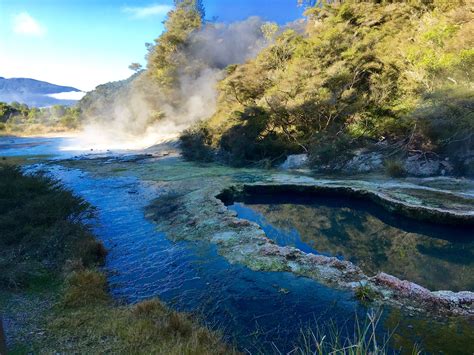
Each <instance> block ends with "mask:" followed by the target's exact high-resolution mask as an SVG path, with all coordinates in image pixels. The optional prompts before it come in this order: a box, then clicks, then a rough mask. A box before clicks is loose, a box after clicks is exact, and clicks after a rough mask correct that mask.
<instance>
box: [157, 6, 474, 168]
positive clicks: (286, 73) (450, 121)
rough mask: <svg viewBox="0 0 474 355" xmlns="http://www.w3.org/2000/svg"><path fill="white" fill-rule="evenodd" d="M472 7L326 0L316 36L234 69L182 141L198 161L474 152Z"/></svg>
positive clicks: (310, 22)
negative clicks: (210, 110) (360, 151)
mask: <svg viewBox="0 0 474 355" xmlns="http://www.w3.org/2000/svg"><path fill="white" fill-rule="evenodd" d="M472 5H473V2H472V1H470V0H468V1H449V2H448V1H437V0H435V1H426V0H424V1H400V2H379V1H365V2H359V1H351V0H347V1H343V2H331V3H325V2H324V3H322V2H319V3H317V4H315V6H314V7H311V8H309V9H308V10H307V12H306V16H307V23H306V30H305V32H304V33H298V32H297V31H295V30H291V29H290V30H284V31H280V33H279V35H278V36H277V37H276V38H275V39H274V42H273V43H272V44H271V45H270V46H268V47H267V48H266V49H264V50H262V51H261V52H260V53H259V54H258V56H257V57H256V58H255V59H253V60H250V61H248V62H246V63H245V64H243V65H233V66H229V67H228V68H227V76H226V77H225V78H224V79H223V80H222V81H221V82H220V83H219V85H218V91H219V98H218V104H217V109H216V112H215V113H214V114H213V115H212V117H210V118H209V119H207V120H205V121H204V122H202V123H200V124H199V125H197V126H195V127H193V128H192V129H190V130H188V131H187V132H185V133H184V134H183V135H182V137H181V140H182V143H183V149H184V152H185V155H186V157H188V158H189V159H197V160H211V159H215V158H218V159H220V160H224V161H226V162H228V163H231V164H233V165H246V164H250V163H255V162H259V161H262V160H263V161H266V162H267V163H269V162H270V163H275V162H278V161H280V160H282V159H283V158H284V157H285V156H286V155H288V154H294V153H307V154H309V156H310V160H311V163H312V165H313V167H318V166H326V165H327V164H329V165H332V166H335V165H337V164H335V162H343V161H345V160H348V159H350V158H352V157H353V154H354V153H353V152H354V150H355V149H357V148H364V149H368V150H377V151H382V152H383V155H384V158H385V159H386V160H389V159H390V160H393V159H399V158H403V157H405V156H407V155H410V154H420V153H422V154H423V155H424V156H425V157H426V158H429V157H430V156H431V155H432V156H439V155H443V156H446V157H451V158H452V159H460V157H465V156H466V155H469V154H472V149H473V145H474V139H473V137H472V136H473V132H474V114H473V109H474V94H473V93H474V92H473V76H474V49H473V48H474V22H473V6H472ZM150 69H151V70H153V68H150ZM468 164H472V161H471V162H470V163H469V162H468Z"/></svg>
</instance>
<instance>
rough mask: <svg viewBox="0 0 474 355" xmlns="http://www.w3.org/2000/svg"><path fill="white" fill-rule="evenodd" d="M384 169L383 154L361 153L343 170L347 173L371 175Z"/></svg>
mask: <svg viewBox="0 0 474 355" xmlns="http://www.w3.org/2000/svg"><path fill="white" fill-rule="evenodd" d="M382 168H383V156H382V154H381V153H377V152H372V153H365V152H363V151H361V152H359V153H358V154H357V155H356V156H355V157H353V158H352V159H351V160H349V161H348V162H347V163H346V164H345V166H344V167H343V168H342V171H343V172H346V173H369V172H373V171H377V170H381V169H382Z"/></svg>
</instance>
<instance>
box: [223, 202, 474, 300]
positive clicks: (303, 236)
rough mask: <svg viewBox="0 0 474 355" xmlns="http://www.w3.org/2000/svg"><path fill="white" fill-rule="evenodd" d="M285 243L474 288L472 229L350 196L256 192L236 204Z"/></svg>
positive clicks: (370, 268)
mask: <svg viewBox="0 0 474 355" xmlns="http://www.w3.org/2000/svg"><path fill="white" fill-rule="evenodd" d="M230 208H231V209H234V210H235V211H236V212H237V213H238V215H239V217H241V218H245V219H249V220H253V221H255V222H257V223H258V224H259V225H260V226H262V228H263V229H264V230H265V232H266V233H267V235H268V236H269V237H270V238H272V239H274V240H276V241H277V243H279V244H281V245H293V246H296V247H297V248H299V249H302V250H304V251H306V252H315V253H321V254H325V255H331V256H337V257H340V258H344V259H348V260H351V261H352V262H354V263H355V264H357V265H359V266H360V267H361V268H362V269H363V270H364V271H365V272H366V273H367V274H369V275H371V274H375V273H377V272H379V271H384V272H386V273H389V274H392V275H395V276H397V277H399V278H401V279H406V280H410V281H413V282H416V283H418V284H421V285H423V286H425V287H427V288H429V289H432V290H445V289H450V290H453V291H459V290H474V241H473V240H472V230H469V229H462V228H453V227H440V226H433V225H428V224H424V223H419V222H415V221H410V220H407V219H404V218H402V217H397V216H393V215H390V214H388V213H384V212H383V211H381V210H380V208H379V209H377V208H375V207H371V206H367V205H366V204H365V203H364V202H362V201H350V200H347V199H341V198H333V197H324V198H313V197H312V198H311V199H309V198H303V197H300V198H295V197H294V196H284V195H282V196H278V197H275V196H273V197H271V196H256V197H253V198H247V200H245V201H244V203H235V204H234V205H233V206H231V207H230Z"/></svg>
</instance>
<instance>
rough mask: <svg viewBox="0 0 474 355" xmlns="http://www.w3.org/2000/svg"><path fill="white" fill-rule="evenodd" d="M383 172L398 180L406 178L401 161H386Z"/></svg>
mask: <svg viewBox="0 0 474 355" xmlns="http://www.w3.org/2000/svg"><path fill="white" fill-rule="evenodd" d="M385 172H386V173H387V175H388V176H391V177H394V178H399V177H404V176H406V174H407V172H406V169H405V166H404V165H403V162H402V161H401V160H395V159H391V160H387V161H386V162H385Z"/></svg>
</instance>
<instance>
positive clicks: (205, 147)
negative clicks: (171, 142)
mask: <svg viewBox="0 0 474 355" xmlns="http://www.w3.org/2000/svg"><path fill="white" fill-rule="evenodd" d="M180 142H181V150H182V154H183V157H184V158H185V159H188V160H195V161H201V162H209V161H211V160H212V158H213V149H212V147H211V138H210V134H209V132H208V131H207V130H206V129H205V128H195V129H189V130H186V131H184V132H183V133H182V134H181V136H180Z"/></svg>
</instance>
